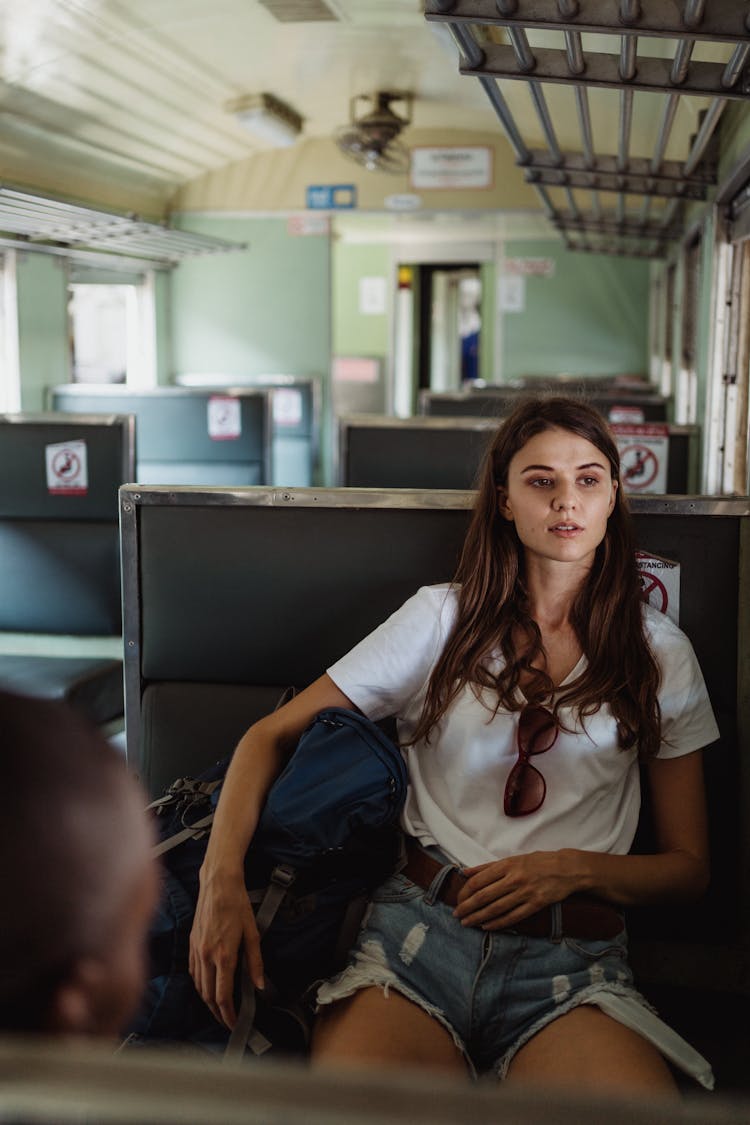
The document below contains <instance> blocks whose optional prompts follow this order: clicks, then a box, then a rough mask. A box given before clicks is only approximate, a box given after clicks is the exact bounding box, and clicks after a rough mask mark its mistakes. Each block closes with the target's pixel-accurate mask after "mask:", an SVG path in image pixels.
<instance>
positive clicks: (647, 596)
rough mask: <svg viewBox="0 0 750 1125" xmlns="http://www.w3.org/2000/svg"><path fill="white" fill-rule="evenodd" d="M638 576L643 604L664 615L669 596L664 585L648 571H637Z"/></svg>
mask: <svg viewBox="0 0 750 1125" xmlns="http://www.w3.org/2000/svg"><path fill="white" fill-rule="evenodd" d="M638 574H639V576H640V580H641V597H642V598H643V600H644V602H648V604H649V605H652V606H653V607H654V609H658V610H659V612H660V613H666V612H667V605H668V603H669V596H668V594H667V588H666V586H665V585H664V583H663V582H660V581H659V579H658V578H657V577H656V575H655V574H652V573H651V571H650V570H639V571H638Z"/></svg>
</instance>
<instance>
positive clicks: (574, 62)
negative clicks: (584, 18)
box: [564, 31, 586, 74]
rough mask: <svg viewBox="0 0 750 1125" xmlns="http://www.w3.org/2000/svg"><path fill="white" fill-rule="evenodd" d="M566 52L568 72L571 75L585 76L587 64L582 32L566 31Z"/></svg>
mask: <svg viewBox="0 0 750 1125" xmlns="http://www.w3.org/2000/svg"><path fill="white" fill-rule="evenodd" d="M564 34H565V51H566V54H567V56H568V70H569V71H570V73H571V74H583V72H584V70H585V69H586V64H585V63H584V61H583V47H582V46H581V33H580V31H566V32H565V33H564Z"/></svg>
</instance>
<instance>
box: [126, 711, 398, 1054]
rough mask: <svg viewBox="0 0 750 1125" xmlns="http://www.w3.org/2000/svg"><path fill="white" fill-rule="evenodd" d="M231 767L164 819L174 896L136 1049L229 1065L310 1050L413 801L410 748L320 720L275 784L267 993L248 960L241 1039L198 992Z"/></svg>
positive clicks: (196, 783)
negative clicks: (206, 901)
mask: <svg viewBox="0 0 750 1125" xmlns="http://www.w3.org/2000/svg"><path fill="white" fill-rule="evenodd" d="M229 760H230V759H225V760H223V761H221V762H219V763H217V765H216V766H214V767H213V768H212V769H211V770H208V771H207V772H206V773H205V774H202V775H201V776H200V777H199V778H178V779H177V781H175V782H174V783H173V784H172V785H171V786H170V787H169V789H168V790H167V791H166V793H165V794H164V796H163V797H160V798H158V799H157V800H156V801H154V802H153V804H152V805H151V806H149V807H150V808H152V809H153V810H154V813H155V814H156V816H157V822H156V823H157V830H158V833H159V837H160V841H161V842H160V843H159V844H158V845H157V847H156V848H155V852H156V853H157V854H159V855H161V857H162V863H163V866H164V870H163V886H162V894H161V900H160V904H159V908H158V912H157V916H156V919H155V921H154V923H153V925H152V929H151V933H150V960H151V970H150V978H149V981H148V984H147V988H146V993H145V996H144V1000H143V1003H142V1006H141V1011H140V1013H139V1015H138V1016H137V1018H136V1020H135V1021H134V1023H133V1024H132V1025H131V1027H130V1029H129V1035H128V1037H127V1039H126V1042H127V1043H128V1044H129V1045H134V1044H135V1045H139V1046H142V1045H148V1044H149V1043H151V1042H159V1041H160V1042H164V1041H169V1042H171V1043H175V1042H177V1041H179V1042H187V1043H191V1044H193V1045H198V1046H202V1047H205V1048H206V1049H208V1050H212V1051H215V1052H223V1053H225V1054H228V1055H238V1054H242V1053H244V1051H245V1049H246V1047H247V1048H249V1049H250V1050H252V1051H253V1052H254V1053H256V1054H263V1053H265V1052H266V1051H267V1050H270V1049H273V1050H275V1051H280V1052H284V1053H295V1054H299V1053H304V1052H305V1051H306V1049H307V1046H308V1042H309V1030H310V1024H311V1020H312V1006H311V994H312V993H314V988H313V986H314V985H315V984H316V983H317V982H318V981H319V980H322V979H325V978H326V977H328V976H331V975H332V974H333V973H335V972H336V971H338V969H340V968H341V967H342V964H343V961H344V959H345V955H346V952H347V949H348V948H349V946H350V945H351V943H352V941H353V939H354V937H355V936H356V932H357V928H358V925H359V921H360V919H361V916H362V913H363V911H364V908H365V906H366V903H367V898H368V896H369V893H370V892H371V890H372V889H373V887H375V886H377V884H378V883H380V882H382V880H383V879H384V878H385V877H386V876H387V875H388V874H389V873H390V872H391V871H392V870H393V868H394V866H395V864H396V862H397V860H398V856H399V841H400V836H399V832H398V827H397V822H398V817H399V814H400V812H401V809H402V807H403V804H404V800H405V796H406V766H405V764H404V760H403V757H402V754H401V751H400V750H399V749H398V747H397V746H396V745H394V743H393V742H392V741H391V740H390V739H389V738H388V737H387V736H386V735H385V734H384V733H383V731H382V730H381V729H380V727H379V726H377V725H376V724H375V723H373V722H371V721H370V720H369V719H366V718H365V717H364V716H362V715H359V714H357V713H355V712H354V711H349V710H347V709H345V708H340V707H332V708H330V709H328V710H326V711H321V712H320V714H318V715H317V716H316V717H315V718H314V719H313V721H312V723H311V724H310V725H309V727H308V728H307V730H305V732H304V733H303V735H302V737H301V738H300V740H299V743H298V745H297V748H296V750H295V751H294V753H293V754H292V756H291V758H290V759H289V762H288V764H287V766H286V767H285V769H284V770H283V771H282V773H281V774H280V775H279V777H278V778H277V779H276V781H275V782H274V784H273V786H272V787H271V789H270V791H269V793H268V797H267V800H266V804H265V807H264V809H263V812H262V815H261V817H260V821H259V823H258V827H257V829H256V832H255V835H254V837H253V840H252V843H251V846H250V848H249V850H248V853H247V859H246V863H245V884H246V886H247V888H248V894H249V896H250V900H251V902H252V903H253V907H254V910H255V917H256V922H257V925H258V930H259V932H260V934H261V952H262V955H263V963H264V972H265V980H266V987H265V988H264V990H263V992H257V993H256V990H255V989H254V988H253V986H252V984H251V982H250V979H249V974H248V973H247V969H246V967H245V959H244V957H241V958H240V969H239V971H238V981H237V987H236V996H235V1000H236V1002H237V1005H238V1010H239V1015H238V1022H237V1026H236V1027H235V1030H234V1032H233V1033H232V1035H231V1037H230V1035H229V1032H228V1031H227V1029H226V1028H225V1027H224V1026H223V1025H222V1024H220V1023H218V1022H217V1021H216V1020H215V1019H214V1018H213V1016H212V1015H211V1012H210V1011H209V1009H208V1008H207V1007H206V1005H205V1004H204V1002H203V1000H202V999H201V998H200V996H199V995H198V993H197V991H196V989H195V987H194V985H193V982H192V979H191V977H190V974H189V972H188V947H189V937H190V930H191V928H192V923H193V915H194V912H195V904H196V901H197V897H198V872H199V869H200V866H201V864H202V862H203V857H204V855H205V851H206V837H207V835H208V832H209V831H210V825H211V821H212V820H213V811H214V809H215V807H216V803H217V801H218V797H219V793H220V791H221V784H222V782H223V779H224V776H225V774H226V770H227V766H228V764H229Z"/></svg>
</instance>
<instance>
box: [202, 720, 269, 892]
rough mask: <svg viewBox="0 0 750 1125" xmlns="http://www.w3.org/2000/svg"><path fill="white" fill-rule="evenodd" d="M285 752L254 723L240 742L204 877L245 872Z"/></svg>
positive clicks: (219, 808) (219, 807) (224, 790)
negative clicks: (249, 849)
mask: <svg viewBox="0 0 750 1125" xmlns="http://www.w3.org/2000/svg"><path fill="white" fill-rule="evenodd" d="M283 763H284V755H283V754H282V752H281V749H280V748H279V747H278V745H277V744H276V742H275V741H274V740H273V739H271V738H269V737H267V736H265V737H264V735H263V733H262V729H261V731H260V733H259V729H258V726H257V725H256V726H253V727H250V729H249V730H248V731H246V732H245V734H244V735H243V736H242V738H241V739H240V741H239V742H238V743H237V748H236V750H235V752H234V755H233V757H232V761H231V764H230V766H229V769H228V770H227V775H226V778H225V780H224V784H223V786H222V791H221V796H220V798H219V802H218V805H217V807H216V815H215V817H214V822H213V824H212V826H211V835H210V837H209V841H208V847H207V849H206V857H205V860H204V862H203V867H202V869H201V875H202V877H206V876H209V875H210V874H211V873H213V872H215V871H217V870H222V871H224V872H226V873H231V874H232V875H238V874H241V872H242V869H243V864H244V859H245V853H246V852H247V849H248V846H249V844H250V841H251V840H252V838H253V833H254V832H255V829H256V826H257V824H258V820H259V818H260V813H261V809H262V808H263V803H264V801H265V799H266V794H267V793H268V790H269V789H270V787H271V785H272V784H273V782H274V780H275V778H276V777H277V775H278V774H279V772H280V771H281V768H282V766H283Z"/></svg>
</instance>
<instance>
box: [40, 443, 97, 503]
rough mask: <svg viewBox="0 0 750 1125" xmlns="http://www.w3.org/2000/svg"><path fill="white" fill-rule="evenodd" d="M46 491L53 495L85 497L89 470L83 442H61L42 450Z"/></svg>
mask: <svg viewBox="0 0 750 1125" xmlns="http://www.w3.org/2000/svg"><path fill="white" fill-rule="evenodd" d="M44 456H45V462H46V468H47V491H48V492H49V493H51V494H53V495H67V496H85V495H86V493H87V492H88V489H89V468H88V458H87V456H86V442H85V441H61V442H58V443H56V444H55V445H47V446H45V448H44Z"/></svg>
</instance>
